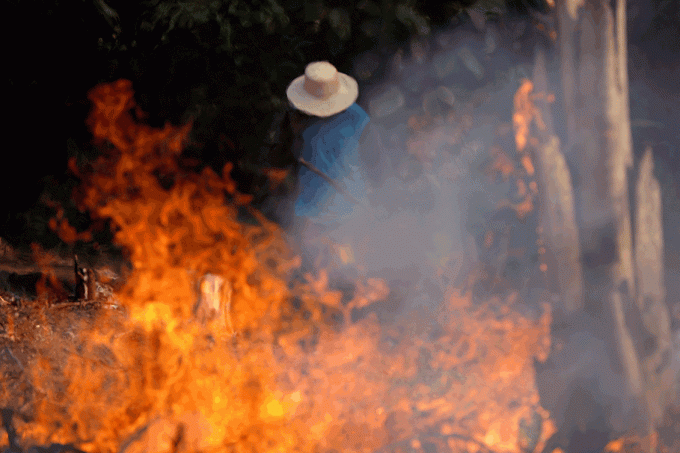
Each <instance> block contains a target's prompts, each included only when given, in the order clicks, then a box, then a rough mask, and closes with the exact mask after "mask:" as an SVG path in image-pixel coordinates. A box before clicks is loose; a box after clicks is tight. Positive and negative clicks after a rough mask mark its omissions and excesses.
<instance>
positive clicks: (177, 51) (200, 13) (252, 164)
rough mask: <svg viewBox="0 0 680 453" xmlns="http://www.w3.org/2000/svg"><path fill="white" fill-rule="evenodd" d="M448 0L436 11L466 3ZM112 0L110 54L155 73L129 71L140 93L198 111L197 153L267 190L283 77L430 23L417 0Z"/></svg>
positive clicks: (169, 113)
mask: <svg viewBox="0 0 680 453" xmlns="http://www.w3.org/2000/svg"><path fill="white" fill-rule="evenodd" d="M95 1H101V0H95ZM110 1H111V2H113V1H114V0H110ZM121 1H122V0H121ZM483 1H486V2H487V3H489V2H493V1H494V0H483ZM495 1H502V0H495ZM445 3H446V4H447V5H448V9H447V10H446V13H442V12H441V11H438V12H437V13H436V15H437V18H438V19H441V18H442V17H443V16H447V15H449V14H453V15H455V14H457V13H459V12H460V11H463V9H464V7H465V4H464V3H465V2H458V1H452V2H445ZM111 6H112V7H113V8H116V9H115V10H113V8H109V9H111V10H112V14H117V15H118V16H119V17H120V23H121V28H122V32H121V33H119V35H120V36H119V37H116V38H115V39H116V41H115V45H108V46H107V45H106V38H104V41H105V45H104V47H105V48H107V49H108V52H109V55H110V56H109V57H108V58H110V59H113V58H118V59H120V60H124V59H126V58H127V59H129V60H130V61H131V63H130V66H131V67H133V68H134V69H133V72H134V73H135V74H142V75H144V77H146V78H147V79H149V80H147V81H146V82H145V83H139V84H138V83H137V81H135V80H133V83H135V85H134V86H135V89H139V90H142V93H140V96H139V97H140V101H141V102H140V103H141V104H142V105H144V101H143V100H144V99H151V100H153V99H156V100H155V101H153V102H152V101H148V102H147V103H146V108H147V109H148V110H150V113H151V114H152V115H153V114H158V115H160V116H162V117H163V118H161V119H164V120H170V121H173V122H184V121H187V120H193V132H192V136H193V145H191V146H193V149H189V150H188V152H189V153H190V154H191V156H193V157H198V158H200V159H201V160H202V161H203V162H207V163H209V164H211V165H213V167H219V166H221V165H223V164H224V163H225V162H226V161H232V162H234V163H235V164H236V169H235V178H236V179H237V180H239V181H240V182H242V184H241V185H240V189H241V190H242V191H243V192H246V193H251V194H253V193H264V192H266V190H264V184H266V181H265V179H264V178H263V177H261V175H257V171H258V169H261V168H262V167H263V166H267V165H279V166H284V165H286V156H272V155H269V154H268V153H267V151H266V150H267V149H270V148H271V147H269V145H268V143H267V140H269V138H268V137H270V136H271V125H272V123H273V122H274V119H275V118H276V117H278V116H280V113H281V112H282V110H283V109H284V108H285V107H286V105H287V100H286V97H285V89H286V86H287V85H288V83H290V81H291V80H292V79H293V78H294V77H296V76H298V75H300V74H301V73H302V72H303V71H304V67H305V65H306V64H307V63H309V62H310V61H314V60H329V61H332V62H333V63H334V64H335V65H336V66H337V67H338V69H340V70H341V71H343V72H351V71H352V65H353V59H354V57H355V56H356V55H358V54H360V53H362V52H364V51H366V50H376V48H378V49H379V48H385V49H392V51H393V50H394V46H395V45H400V44H401V43H402V42H404V41H406V40H407V39H408V38H409V37H410V36H413V35H419V36H425V35H428V34H430V33H431V30H432V24H431V19H430V12H429V11H428V10H427V9H426V8H425V6H426V3H424V2H418V1H416V0H359V1H356V2H342V1H339V0H310V1H306V0H145V1H142V2H141V3H138V4H130V3H128V4H126V6H123V4H122V3H120V5H119V6H117V5H114V4H112V5H111ZM124 8H128V9H124ZM109 15H110V14H109ZM133 49H134V50H133ZM126 51H127V53H126ZM144 91H146V93H145V92H144ZM154 110H156V112H154ZM288 158H289V159H290V161H289V163H290V162H291V161H292V156H288Z"/></svg>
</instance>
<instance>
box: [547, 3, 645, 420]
mask: <svg viewBox="0 0 680 453" xmlns="http://www.w3.org/2000/svg"><path fill="white" fill-rule="evenodd" d="M612 3H613V4H614V5H615V8H616V10H614V9H613V8H612ZM624 8H625V5H624V1H623V0H616V1H615V2H610V1H607V0H583V1H582V2H573V1H567V2H565V4H563V5H562V8H561V9H560V11H559V20H560V30H561V31H562V30H563V29H564V30H565V31H566V33H565V36H563V37H562V42H561V50H562V52H563V54H562V55H561V58H562V68H563V76H564V77H565V78H564V84H565V85H564V87H563V89H564V90H565V96H567V98H568V101H566V102H565V106H566V108H567V111H566V121H567V125H568V131H567V133H568V136H567V144H568V151H567V153H568V154H570V155H571V157H572V160H573V162H574V163H575V166H576V171H577V180H578V184H577V186H576V193H577V196H576V200H577V218H578V223H579V237H580V242H581V250H582V253H583V263H584V265H585V267H586V269H585V271H586V300H585V308H586V310H587V311H588V312H589V313H590V314H592V315H593V316H595V317H596V318H597V319H601V320H604V322H605V324H606V325H607V326H608V327H610V328H611V329H612V331H611V332H610V333H611V338H610V339H609V340H610V341H609V343H610V346H611V347H612V348H613V351H612V353H613V355H614V356H615V357H616V358H617V360H616V362H617V363H616V366H617V367H618V368H619V369H620V371H621V372H622V374H623V376H624V377H625V378H624V382H625V387H626V388H625V391H626V394H627V395H628V396H629V397H630V398H632V399H633V400H637V399H639V398H640V397H641V395H642V390H643V389H642V386H643V379H642V375H641V370H640V364H639V361H638V360H637V354H636V353H635V347H634V342H633V339H632V338H631V335H630V333H629V332H628V329H627V327H626V321H625V318H626V313H627V311H628V310H629V309H630V308H631V307H630V306H631V304H632V303H633V300H634V294H635V277H634V270H633V259H632V258H633V250H632V246H633V244H632V235H631V220H630V209H629V204H628V180H627V176H628V169H629V167H630V166H631V165H632V149H631V140H630V126H629V121H628V119H627V118H628V115H629V112H628V99H627V96H628V91H627V88H625V87H626V86H627V83H628V81H627V80H625V79H622V78H623V77H626V71H625V66H626V58H625V57H626V53H625V10H624ZM622 10H623V11H622ZM621 18H623V19H624V20H621ZM620 35H622V36H620ZM622 42H623V43H624V46H623V48H622ZM622 67H623V69H622ZM569 129H570V130H569ZM621 390H624V389H621ZM633 406H635V405H633ZM625 407H628V406H627V405H626V406H625ZM622 409H623V406H622ZM620 413H621V415H623V418H625V419H628V420H630V418H631V417H632V414H627V413H626V412H625V411H623V412H620ZM624 414H625V415H624ZM621 423H626V422H625V421H623V420H621ZM617 428H624V426H620V427H617Z"/></svg>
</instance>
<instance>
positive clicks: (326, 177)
mask: <svg viewBox="0 0 680 453" xmlns="http://www.w3.org/2000/svg"><path fill="white" fill-rule="evenodd" d="M298 162H300V163H301V164H302V165H304V166H305V167H307V168H308V169H309V170H310V171H312V172H313V173H314V174H316V175H318V176H321V177H322V178H323V179H324V180H325V181H326V182H327V183H328V184H330V185H331V186H333V188H334V189H335V190H337V191H338V192H340V193H341V194H342V195H344V196H345V197H346V198H347V199H348V200H349V201H351V202H352V203H354V204H360V205H364V206H365V205H366V203H363V202H361V201H359V200H357V199H356V198H354V197H353V196H352V195H351V194H350V193H349V192H347V191H346V190H345V189H343V188H342V187H341V186H340V184H338V183H337V182H335V181H334V180H333V179H331V177H330V176H328V175H327V174H326V173H324V172H322V171H321V170H319V169H318V168H316V167H315V166H314V165H312V164H311V163H309V162H307V161H306V160H304V159H303V158H302V157H298Z"/></svg>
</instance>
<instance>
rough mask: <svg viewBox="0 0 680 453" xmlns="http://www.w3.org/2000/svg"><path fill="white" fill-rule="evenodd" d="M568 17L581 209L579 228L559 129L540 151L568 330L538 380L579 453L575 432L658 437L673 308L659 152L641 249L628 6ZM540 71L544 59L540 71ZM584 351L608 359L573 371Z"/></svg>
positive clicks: (585, 1) (572, 2) (644, 174)
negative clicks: (668, 302)
mask: <svg viewBox="0 0 680 453" xmlns="http://www.w3.org/2000/svg"><path fill="white" fill-rule="evenodd" d="M557 14H558V21H559V28H560V41H559V47H560V60H561V76H562V90H563V93H564V97H565V100H564V109H565V118H564V121H565V125H566V128H565V129H566V140H565V141H566V147H565V148H566V149H565V156H566V157H567V159H568V160H569V162H570V163H571V164H572V166H573V169H574V171H575V174H574V179H573V181H574V196H573V201H574V204H575V209H574V210H573V212H575V217H576V224H577V225H578V227H577V228H575V227H572V226H571V225H572V224H571V223H570V221H569V217H570V212H571V202H572V197H570V196H569V194H567V193H566V192H568V190H569V189H568V187H569V181H570V180H569V171H568V169H567V167H566V165H565V163H564V159H563V157H562V154H561V153H560V152H559V141H557V139H556V138H554V137H551V135H552V132H551V131H549V132H546V133H545V135H544V137H543V138H542V139H540V142H541V145H540V146H539V147H538V151H537V152H536V160H537V166H538V168H539V178H540V179H539V180H540V182H541V186H542V187H541V189H540V190H539V192H541V191H543V192H542V197H543V198H542V201H543V203H542V208H541V209H542V211H541V215H542V218H543V222H544V224H545V225H547V227H546V228H544V230H545V232H546V234H547V237H546V243H547V244H549V245H550V247H552V248H553V253H555V254H556V256H557V257H558V258H557V259H556V262H557V266H556V267H557V273H558V279H557V280H558V282H559V293H560V296H561V299H562V300H563V301H564V300H566V303H562V304H561V305H560V307H558V308H559V309H558V310H556V313H557V315H558V316H559V317H561V318H563V319H562V320H561V321H563V322H562V323H561V327H560V331H559V332H556V331H554V332H553V336H554V342H555V343H556V344H557V345H558V346H557V347H556V348H555V349H554V353H553V354H552V358H551V360H550V363H549V365H545V366H551V367H552V369H551V371H550V372H549V373H546V374H545V375H544V376H543V379H541V377H540V376H538V381H539V387H540V386H541V382H543V387H544V389H543V392H542V397H543V396H546V398H545V400H546V402H547V404H548V405H550V404H552V405H553V406H554V407H552V408H547V409H549V410H551V411H553V412H557V413H558V414H559V415H558V416H557V417H556V418H558V419H561V422H562V424H563V427H562V428H563V429H564V430H566V431H567V432H563V433H562V434H563V436H566V437H564V442H563V444H564V445H563V448H566V449H567V451H579V450H578V449H579V448H581V447H580V446H579V444H578V442H577V441H575V440H574V436H575V432H576V431H579V432H587V431H588V430H589V429H593V430H596V431H602V430H603V429H606V430H608V431H609V432H611V433H622V432H627V431H632V430H635V431H637V432H638V433H639V434H643V435H649V434H651V430H652V429H653V426H654V423H655V422H656V421H658V420H659V418H660V416H661V415H662V411H663V405H664V403H665V402H667V401H668V400H667V399H666V398H667V397H668V395H669V394H671V392H670V390H669V389H670V388H671V387H672V385H670V384H669V383H668V379H669V376H668V373H666V374H664V371H663V370H665V369H666V368H667V362H668V360H667V357H668V354H669V351H670V349H669V348H670V322H669V317H668V310H667V308H666V306H665V303H664V301H663V299H664V297H665V291H664V288H663V279H662V276H663V239H662V236H661V231H662V229H661V201H660V193H659V187H658V182H656V180H655V179H654V177H653V172H652V169H653V164H652V158H651V152H648V153H647V155H646V156H645V159H643V162H642V165H641V168H640V171H639V177H638V182H637V188H636V193H637V202H636V206H635V209H636V214H637V217H636V224H635V227H636V232H635V244H634V243H633V231H632V223H631V209H630V205H629V187H628V178H629V173H630V172H631V169H632V167H633V151H632V138H631V130H630V117H629V100H628V75H627V69H626V68H627V58H626V12H625V0H611V1H607V0H565V1H563V2H561V3H559V5H558V8H557ZM541 64H542V63H541V62H540V58H538V59H537V65H536V66H537V68H538V67H539V66H540V65H541ZM544 73H545V71H543V74H544ZM541 77H543V75H541V71H537V72H535V75H534V80H535V82H536V84H537V86H538V85H539V81H540V80H541ZM544 85H546V87H545V89H547V83H544ZM546 113H547V112H545V113H544V115H545V114H546ZM565 219H566V221H565ZM572 229H577V230H578V231H577V232H576V231H572ZM576 241H578V244H576ZM564 244H572V245H571V246H572V247H573V248H572V250H571V251H570V252H565V251H563V247H562V245H564ZM579 248H580V259H579V260H578V261H579V264H578V265H576V264H575V263H574V254H578V253H579V251H578V250H579ZM575 267H578V268H580V269H579V270H582V271H583V272H582V275H583V281H584V284H583V293H582V294H583V303H582V306H583V312H582V313H578V312H577V310H576V309H577V307H580V306H581V304H579V303H578V302H577V300H578V294H579V293H578V288H580V287H579V285H578V284H577V283H576V281H577V278H576V277H574V275H581V274H580V273H579V272H576V271H574V268H575ZM554 325H555V323H554ZM575 334H578V335H575ZM584 339H585V340H584ZM583 341H587V343H588V344H589V345H586V346H584V344H583ZM600 344H603V345H605V346H603V347H602V348H600V347H599V346H598V345H600ZM584 348H585V349H584ZM605 351H606V352H605ZM584 353H588V354H599V355H601V357H597V358H596V359H595V361H594V362H588V361H580V362H579V361H577V362H573V361H572V362H571V363H570V364H569V365H568V364H567V362H568V361H569V360H573V359H572V356H574V355H579V354H584ZM664 367H666V368H664ZM537 370H538V371H539V374H540V372H541V369H540V368H539V367H537ZM560 370H561V372H560ZM660 370H661V371H660ZM546 379H550V380H552V382H548V381H547V380H546ZM670 380H671V381H672V379H670ZM584 395H585V396H584ZM578 401H582V402H585V403H584V407H582V408H578V407H574V405H575V404H576V405H578V404H579V403H578ZM594 404H595V405H599V406H600V409H594V408H593V407H592V406H593V405H594ZM586 405H587V406H589V407H587V408H586V407H585V406H586ZM603 417H604V418H606V420H605V421H603ZM603 423H604V424H605V425H607V426H602V424H603ZM650 448H651V445H650Z"/></svg>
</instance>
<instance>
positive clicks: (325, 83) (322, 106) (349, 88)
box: [286, 61, 359, 117]
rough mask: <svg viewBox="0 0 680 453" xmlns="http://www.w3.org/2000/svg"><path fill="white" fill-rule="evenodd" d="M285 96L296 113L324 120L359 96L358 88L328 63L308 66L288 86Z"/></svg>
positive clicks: (350, 79)
mask: <svg viewBox="0 0 680 453" xmlns="http://www.w3.org/2000/svg"><path fill="white" fill-rule="evenodd" d="M286 95H287V96H288V100H289V101H290V102H291V104H293V106H294V107H295V108H296V109H298V110H301V111H303V112H305V113H307V114H309V115H314V116H321V117H326V116H331V115H335V114H336V113H339V112H342V111H343V110H346V109H347V108H348V107H349V106H351V105H352V104H353V103H354V101H356V100H357V97H358V96H359V86H358V85H357V81H356V80H354V79H353V78H352V77H350V76H348V75H347V74H343V73H342V72H338V70H337V69H336V68H335V66H333V65H332V64H330V63H329V62H327V61H316V62H314V63H310V64H308V65H307V67H306V68H305V73H304V75H301V76H300V77H297V78H296V79H295V80H293V81H292V82H291V83H290V85H288V89H286Z"/></svg>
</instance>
